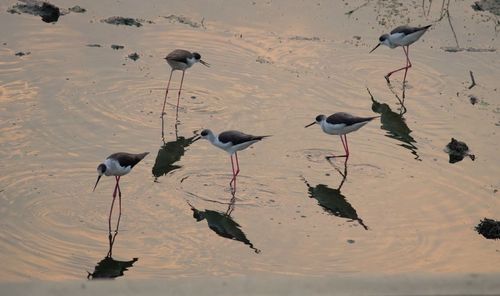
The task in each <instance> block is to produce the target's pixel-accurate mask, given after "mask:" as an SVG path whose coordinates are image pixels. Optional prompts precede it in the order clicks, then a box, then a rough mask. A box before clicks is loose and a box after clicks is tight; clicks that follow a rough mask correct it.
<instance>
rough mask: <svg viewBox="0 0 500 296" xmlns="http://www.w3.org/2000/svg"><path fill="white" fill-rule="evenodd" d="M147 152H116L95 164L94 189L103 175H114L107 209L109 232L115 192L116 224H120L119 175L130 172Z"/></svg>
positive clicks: (120, 198) (120, 194) (120, 193)
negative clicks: (113, 186)
mask: <svg viewBox="0 0 500 296" xmlns="http://www.w3.org/2000/svg"><path fill="white" fill-rule="evenodd" d="M148 154H149V152H144V153H139V154H133V153H126V152H118V153H114V154H111V155H110V156H108V157H107V158H106V160H105V161H104V162H103V163H101V164H99V165H98V166H97V174H98V176H97V181H96V182H95V186H94V190H92V191H95V189H96V187H97V183H99V180H100V179H101V177H102V176H103V175H105V176H114V177H115V181H116V184H115V189H114V191H113V201H112V202H111V208H110V210H109V218H108V225H109V232H111V215H112V214H113V207H114V205H115V199H116V194H117V193H118V203H119V214H118V223H117V228H118V225H119V224H120V218H121V215H122V192H121V189H120V177H121V176H123V175H126V174H128V173H130V171H131V170H132V168H133V167H134V166H135V165H136V164H138V163H139V162H140V161H141V160H142V159H144V157H146V155H148Z"/></svg>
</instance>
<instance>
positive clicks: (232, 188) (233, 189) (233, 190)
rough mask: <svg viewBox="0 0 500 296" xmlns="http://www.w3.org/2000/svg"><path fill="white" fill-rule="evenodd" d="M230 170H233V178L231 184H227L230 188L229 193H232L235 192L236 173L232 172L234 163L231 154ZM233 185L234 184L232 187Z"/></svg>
mask: <svg viewBox="0 0 500 296" xmlns="http://www.w3.org/2000/svg"><path fill="white" fill-rule="evenodd" d="M230 157H231V168H232V169H233V178H232V179H231V182H229V187H231V191H232V192H233V193H234V192H235V191H236V189H235V188H236V173H235V170H234V162H233V155H232V154H231V156H230ZM233 183H235V184H234V185H235V186H234V187H233Z"/></svg>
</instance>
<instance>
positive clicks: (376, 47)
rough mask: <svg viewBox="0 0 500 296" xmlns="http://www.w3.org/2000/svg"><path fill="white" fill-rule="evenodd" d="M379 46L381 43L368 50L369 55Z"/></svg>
mask: <svg viewBox="0 0 500 296" xmlns="http://www.w3.org/2000/svg"><path fill="white" fill-rule="evenodd" d="M380 44H382V43H379V44H377V46H375V47H374V48H373V49H372V50H370V52H369V53H372V51H374V50H375V49H377V47H379V46H380Z"/></svg>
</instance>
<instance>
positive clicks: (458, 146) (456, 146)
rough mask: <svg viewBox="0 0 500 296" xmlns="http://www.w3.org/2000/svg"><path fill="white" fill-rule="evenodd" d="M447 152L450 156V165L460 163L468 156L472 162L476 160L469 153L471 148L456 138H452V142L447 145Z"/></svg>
mask: <svg viewBox="0 0 500 296" xmlns="http://www.w3.org/2000/svg"><path fill="white" fill-rule="evenodd" d="M445 152H446V153H448V155H449V156H450V163H455V162H459V161H461V160H462V159H464V157H466V156H469V157H470V159H472V160H475V159H476V156H475V155H474V154H470V153H469V146H467V144H465V143H464V142H461V141H458V140H457V139H455V138H451V142H450V143H448V145H446V148H445Z"/></svg>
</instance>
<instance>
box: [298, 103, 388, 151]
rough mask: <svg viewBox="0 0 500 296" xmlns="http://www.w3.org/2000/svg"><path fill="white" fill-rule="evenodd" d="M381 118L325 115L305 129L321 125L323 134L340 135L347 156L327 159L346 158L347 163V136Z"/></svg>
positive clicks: (319, 116) (343, 113) (341, 113)
mask: <svg viewBox="0 0 500 296" xmlns="http://www.w3.org/2000/svg"><path fill="white" fill-rule="evenodd" d="M377 117H380V116H372V117H358V116H354V115H351V114H349V113H345V112H338V113H335V114H332V115H330V116H328V117H326V116H325V115H318V116H316V120H315V121H314V122H312V123H311V124H308V125H306V126H305V127H306V128H307V127H310V126H312V125H314V124H319V125H320V126H321V129H322V130H323V132H325V133H327V134H329V135H340V140H341V141H342V146H344V151H345V155H337V156H328V157H327V158H326V159H328V160H329V159H330V158H334V157H345V158H346V161H347V159H348V158H349V146H348V145H347V134H348V133H351V132H354V131H357V130H358V129H360V128H361V127H362V126H364V125H365V124H367V123H368V122H370V121H371V120H372V119H374V118H377Z"/></svg>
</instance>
